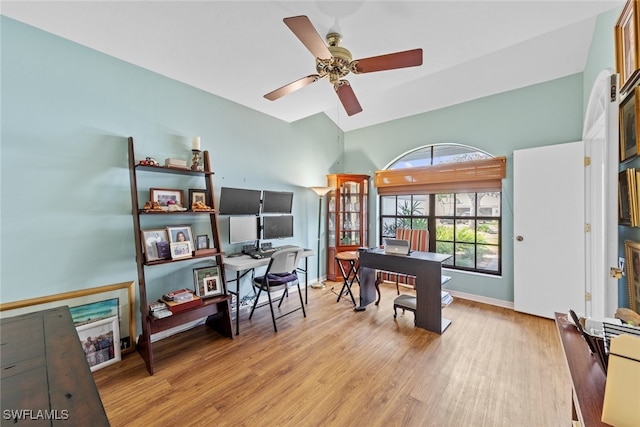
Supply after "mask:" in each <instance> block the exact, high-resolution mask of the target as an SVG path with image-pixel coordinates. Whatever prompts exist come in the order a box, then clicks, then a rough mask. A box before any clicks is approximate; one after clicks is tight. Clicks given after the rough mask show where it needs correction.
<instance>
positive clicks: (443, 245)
mask: <svg viewBox="0 0 640 427" xmlns="http://www.w3.org/2000/svg"><path fill="white" fill-rule="evenodd" d="M436 252H437V253H439V254H447V255H453V243H449V242H436ZM442 264H444V265H453V258H449V259H448V260H445V261H443V262H442Z"/></svg>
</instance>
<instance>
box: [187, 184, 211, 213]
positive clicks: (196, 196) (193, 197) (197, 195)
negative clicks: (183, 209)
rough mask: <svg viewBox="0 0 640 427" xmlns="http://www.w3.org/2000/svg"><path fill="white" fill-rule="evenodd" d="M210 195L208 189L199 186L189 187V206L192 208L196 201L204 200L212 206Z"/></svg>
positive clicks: (203, 201)
mask: <svg viewBox="0 0 640 427" xmlns="http://www.w3.org/2000/svg"><path fill="white" fill-rule="evenodd" d="M208 196H209V195H208V194H207V190H205V189H199V188H190V189H189V206H187V208H189V209H191V206H193V204H194V203H195V202H202V203H204V204H205V205H207V206H211V203H209V197H208Z"/></svg>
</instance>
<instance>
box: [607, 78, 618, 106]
mask: <svg viewBox="0 0 640 427" xmlns="http://www.w3.org/2000/svg"><path fill="white" fill-rule="evenodd" d="M609 81H610V83H609V102H616V97H617V93H618V87H617V86H618V75H617V74H611V79H610V80H609Z"/></svg>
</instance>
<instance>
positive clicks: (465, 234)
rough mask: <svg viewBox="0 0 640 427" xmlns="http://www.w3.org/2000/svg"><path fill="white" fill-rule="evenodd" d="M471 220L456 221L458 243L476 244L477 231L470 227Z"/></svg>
mask: <svg viewBox="0 0 640 427" xmlns="http://www.w3.org/2000/svg"><path fill="white" fill-rule="evenodd" d="M470 222H472V221H469V220H456V242H468V243H474V242H475V241H476V230H474V229H473V228H470V227H469V223H470Z"/></svg>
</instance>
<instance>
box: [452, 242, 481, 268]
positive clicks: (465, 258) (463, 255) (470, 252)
mask: <svg viewBox="0 0 640 427" xmlns="http://www.w3.org/2000/svg"><path fill="white" fill-rule="evenodd" d="M455 258H456V260H455V265H457V266H458V267H467V268H474V267H475V258H476V253H475V245H470V244H466V243H461V244H460V243H457V244H456V257H455Z"/></svg>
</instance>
